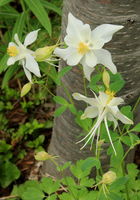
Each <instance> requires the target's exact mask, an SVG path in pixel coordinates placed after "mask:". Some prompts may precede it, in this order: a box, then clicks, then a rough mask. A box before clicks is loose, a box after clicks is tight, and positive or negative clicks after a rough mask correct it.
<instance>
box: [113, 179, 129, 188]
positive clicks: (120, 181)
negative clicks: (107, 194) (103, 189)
mask: <svg viewBox="0 0 140 200" xmlns="http://www.w3.org/2000/svg"><path fill="white" fill-rule="evenodd" d="M128 180H129V178H128V177H127V176H124V177H121V178H118V179H117V180H116V181H115V182H113V183H112V184H111V186H110V191H116V190H117V191H119V190H121V189H123V188H124V185H125V184H126V183H127V182H128Z"/></svg>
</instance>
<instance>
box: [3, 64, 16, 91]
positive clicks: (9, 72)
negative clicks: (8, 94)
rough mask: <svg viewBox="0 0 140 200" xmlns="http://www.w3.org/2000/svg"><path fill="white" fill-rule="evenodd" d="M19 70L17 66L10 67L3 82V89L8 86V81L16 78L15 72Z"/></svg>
mask: <svg viewBox="0 0 140 200" xmlns="http://www.w3.org/2000/svg"><path fill="white" fill-rule="evenodd" d="M17 70H18V66H17V65H13V66H10V67H9V68H8V70H7V71H6V73H5V74H4V78H3V80H2V86H1V87H2V89H3V88H5V87H6V86H7V85H8V81H9V80H10V79H11V78H12V77H13V76H14V74H15V72H16V71H17Z"/></svg>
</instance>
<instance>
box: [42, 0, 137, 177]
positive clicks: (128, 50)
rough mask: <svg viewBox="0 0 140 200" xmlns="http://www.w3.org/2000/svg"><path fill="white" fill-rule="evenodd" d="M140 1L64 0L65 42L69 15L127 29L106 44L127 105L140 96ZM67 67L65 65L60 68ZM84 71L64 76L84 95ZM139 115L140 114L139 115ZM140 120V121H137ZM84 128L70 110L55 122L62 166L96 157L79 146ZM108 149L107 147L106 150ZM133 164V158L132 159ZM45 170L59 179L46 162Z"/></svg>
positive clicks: (53, 149) (54, 149) (55, 147)
mask: <svg viewBox="0 0 140 200" xmlns="http://www.w3.org/2000/svg"><path fill="white" fill-rule="evenodd" d="M139 8H140V0H117V1H116V0H64V8H63V18H62V35H61V36H62V40H63V38H64V36H65V33H66V32H65V30H66V26H67V16H68V13H69V12H71V13H72V14H73V15H74V16H75V17H77V18H79V19H81V20H82V21H83V22H84V23H87V24H90V26H91V28H92V29H93V28H95V27H96V26H98V25H100V24H103V23H110V24H117V25H124V29H122V30H121V31H119V32H118V33H117V34H115V35H114V36H113V39H112V41H111V42H109V43H108V44H106V45H105V47H104V48H105V49H108V50H109V51H110V52H111V53H112V57H113V61H114V63H115V64H116V66H117V69H118V71H119V72H121V74H122V75H123V77H124V79H125V81H126V85H125V88H124V89H123V91H121V94H120V95H123V96H124V97H125V101H126V102H127V103H133V102H135V100H136V99H137V97H138V96H139V94H140V11H139ZM63 66H66V64H65V63H64V62H61V64H60V68H61V67H63ZM81 77H82V74H81V71H80V70H79V69H78V68H77V67H73V69H72V70H71V71H70V72H69V73H68V74H67V75H66V76H65V77H63V83H64V84H65V86H66V87H67V88H68V89H69V91H70V93H73V92H80V93H83V94H84V92H83V80H82V78H81ZM57 95H60V96H63V97H65V98H67V96H66V95H65V92H64V91H63V89H62V88H57ZM76 105H77V108H78V109H82V110H83V109H84V107H85V104H84V103H82V102H76ZM137 116H139V114H138V113H137ZM137 121H138V119H137ZM80 133H81V129H80V128H79V127H78V126H77V125H76V124H75V122H74V117H73V115H72V114H71V113H70V112H69V111H66V112H65V113H64V114H63V115H61V116H60V117H58V118H56V119H55V120H54V129H53V134H52V139H51V143H50V146H49V149H48V152H49V153H50V154H53V155H58V156H59V159H58V162H59V163H60V164H62V163H65V162H66V161H69V160H70V161H72V162H76V161H77V160H78V159H80V158H81V159H82V158H86V157H88V156H90V155H92V152H90V151H89V147H87V148H85V149H83V150H82V151H80V147H81V146H82V144H77V145H76V144H75V143H76V141H77V140H78V136H79V134H80ZM104 149H106V147H104ZM101 158H102V162H103V163H104V168H107V166H108V159H107V157H106V152H103V154H102V155H101ZM129 158H130V160H131V161H132V159H133V155H131V156H129ZM43 171H44V172H45V171H47V172H49V174H52V175H54V176H57V175H58V174H57V172H56V171H55V167H54V166H53V164H52V163H51V162H48V161H47V162H46V163H45V164H44V166H43Z"/></svg>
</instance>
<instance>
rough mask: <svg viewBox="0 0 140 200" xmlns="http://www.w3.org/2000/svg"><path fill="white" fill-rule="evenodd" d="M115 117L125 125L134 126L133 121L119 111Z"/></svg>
mask: <svg viewBox="0 0 140 200" xmlns="http://www.w3.org/2000/svg"><path fill="white" fill-rule="evenodd" d="M115 117H116V118H118V119H119V120H120V121H121V122H122V123H123V124H133V121H132V120H131V119H129V118H128V117H126V116H125V115H123V114H122V113H121V112H120V111H119V110H118V112H117V113H116V116H115Z"/></svg>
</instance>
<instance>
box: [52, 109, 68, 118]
mask: <svg viewBox="0 0 140 200" xmlns="http://www.w3.org/2000/svg"><path fill="white" fill-rule="evenodd" d="M66 109H67V106H60V107H59V108H57V109H56V110H55V112H54V116H55V117H58V116H60V115H61V114H62V113H63V112H64V111H65V110H66Z"/></svg>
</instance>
